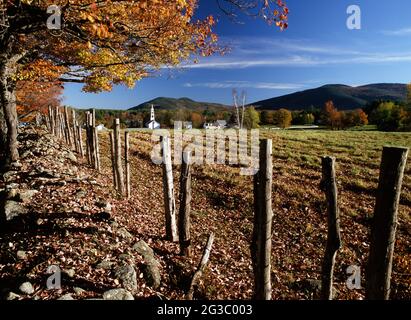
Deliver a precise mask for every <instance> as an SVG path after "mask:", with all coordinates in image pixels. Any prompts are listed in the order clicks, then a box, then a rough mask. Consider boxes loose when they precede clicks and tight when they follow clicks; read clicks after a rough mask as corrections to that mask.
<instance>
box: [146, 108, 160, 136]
mask: <svg viewBox="0 0 411 320" xmlns="http://www.w3.org/2000/svg"><path fill="white" fill-rule="evenodd" d="M146 128H148V129H152V130H153V129H160V124H159V123H158V122H157V121H156V117H155V114H154V105H151V115H150V122H147V123H146Z"/></svg>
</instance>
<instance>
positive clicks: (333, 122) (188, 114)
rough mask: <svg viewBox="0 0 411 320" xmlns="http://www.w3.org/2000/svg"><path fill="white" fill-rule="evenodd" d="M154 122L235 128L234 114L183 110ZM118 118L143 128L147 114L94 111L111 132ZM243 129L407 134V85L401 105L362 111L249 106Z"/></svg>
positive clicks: (410, 100)
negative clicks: (368, 128) (220, 123)
mask: <svg viewBox="0 0 411 320" xmlns="http://www.w3.org/2000/svg"><path fill="white" fill-rule="evenodd" d="M155 115H156V121H157V122H159V123H160V124H161V127H162V128H173V127H174V122H175V121H189V122H191V123H192V125H193V128H202V127H203V124H204V123H205V122H215V121H216V120H225V121H227V124H228V125H229V126H232V127H235V126H236V125H237V121H238V120H237V119H236V114H235V110H234V109H233V110H227V109H226V110H221V111H216V110H214V109H206V110H204V111H191V110H187V109H177V110H156V111H155ZM115 118H119V119H120V120H121V123H122V126H123V128H144V127H145V125H146V123H148V122H149V121H150V110H147V109H143V110H128V111H122V110H104V109H97V110H96V120H97V122H98V123H102V124H104V125H105V126H106V127H107V128H111V127H112V124H113V120H114V119H115ZM243 122H244V128H247V129H253V128H258V127H259V126H260V125H263V126H277V127H279V128H283V129H285V128H288V127H290V126H292V125H312V124H315V125H320V126H325V127H327V128H328V129H331V130H344V129H347V128H353V127H361V126H365V125H367V124H372V125H375V126H376V127H377V129H378V130H380V131H410V130H411V84H410V85H408V95H407V100H406V101H405V102H403V103H400V102H393V101H375V102H372V103H370V104H368V105H367V106H365V107H364V109H355V110H350V111H339V110H338V108H337V107H336V106H335V105H334V103H333V101H327V102H326V103H325V105H324V106H323V108H316V107H314V106H313V107H310V108H308V109H307V110H302V111H290V110H287V109H284V108H283V109H279V110H263V111H258V110H256V109H255V108H254V107H253V106H249V107H247V108H246V109H245V114H244V121H243Z"/></svg>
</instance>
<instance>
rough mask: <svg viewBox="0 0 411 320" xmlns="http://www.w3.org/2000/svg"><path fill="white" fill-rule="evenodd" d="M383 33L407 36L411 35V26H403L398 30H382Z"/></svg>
mask: <svg viewBox="0 0 411 320" xmlns="http://www.w3.org/2000/svg"><path fill="white" fill-rule="evenodd" d="M381 33H382V34H385V35H386V36H407V35H411V28H402V29H398V30H384V31H381Z"/></svg>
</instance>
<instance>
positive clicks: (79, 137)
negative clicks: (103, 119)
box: [76, 122, 84, 157]
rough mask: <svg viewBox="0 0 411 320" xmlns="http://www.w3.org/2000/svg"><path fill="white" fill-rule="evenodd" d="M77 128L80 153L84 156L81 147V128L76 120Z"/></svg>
mask: <svg viewBox="0 0 411 320" xmlns="http://www.w3.org/2000/svg"><path fill="white" fill-rule="evenodd" d="M76 125H77V130H78V143H79V148H80V155H81V157H84V148H83V128H82V126H81V125H79V124H78V123H77V122H76Z"/></svg>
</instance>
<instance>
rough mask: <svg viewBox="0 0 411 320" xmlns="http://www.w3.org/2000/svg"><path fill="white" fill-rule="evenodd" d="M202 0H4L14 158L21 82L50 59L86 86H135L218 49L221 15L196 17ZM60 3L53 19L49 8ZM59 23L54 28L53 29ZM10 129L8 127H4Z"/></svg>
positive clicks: (4, 90) (0, 36)
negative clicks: (217, 29) (216, 29)
mask: <svg viewBox="0 0 411 320" xmlns="http://www.w3.org/2000/svg"><path fill="white" fill-rule="evenodd" d="M196 2H197V1H195V0H187V1H186V0H181V1H149V0H144V1H122V0H101V1H96V2H92V1H87V0H72V1H66V0H38V1H32V0H19V1H17V0H15V1H7V2H2V4H1V7H0V13H1V14H2V15H3V16H2V17H1V19H2V20H3V22H4V23H2V24H1V27H0V28H1V30H0V48H1V49H0V99H1V104H2V107H3V112H4V118H5V121H6V124H7V137H8V138H7V148H6V149H7V150H6V156H7V157H6V160H7V163H8V164H9V163H11V162H14V161H17V160H18V151H17V115H16V103H15V102H16V99H15V97H16V83H17V81H18V80H33V79H35V78H37V77H41V76H42V71H44V68H43V66H41V65H38V66H37V67H34V68H33V70H32V72H31V73H28V74H24V73H22V72H21V71H22V69H24V68H25V67H27V66H30V65H33V64H34V65H35V64H36V63H37V64H38V62H39V61H47V63H48V64H50V65H51V66H53V67H54V68H57V70H56V71H58V77H57V78H56V79H59V80H60V81H64V82H76V83H83V84H84V88H83V90H84V91H89V92H98V91H103V90H111V88H112V86H113V85H114V84H126V85H128V86H129V87H132V86H133V85H134V84H135V82H136V81H138V80H140V79H142V78H143V77H145V76H147V75H149V74H150V73H152V72H153V71H155V70H156V69H159V68H160V67H162V66H164V65H177V64H179V63H180V62H181V61H182V60H185V59H188V58H190V56H191V55H209V54H212V53H214V52H216V51H217V50H218V48H217V45H216V41H217V37H216V35H215V34H213V33H212V27H213V25H214V19H213V18H212V17H211V16H210V17H208V18H206V19H205V20H203V21H195V20H194V19H193V15H194V9H195V8H196V5H197V3H196ZM51 5H56V6H59V7H54V9H55V17H57V18H56V19H55V20H54V22H57V21H58V20H59V19H60V18H61V22H62V24H61V26H58V24H56V23H54V24H51V25H50V24H49V26H48V27H49V28H47V25H46V22H47V21H48V20H49V21H50V19H49V18H50V14H48V13H47V9H48V8H49V6H51ZM54 27H55V28H58V30H51V29H50V28H54ZM3 134H4V133H3Z"/></svg>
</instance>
